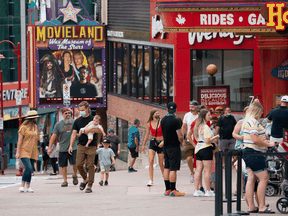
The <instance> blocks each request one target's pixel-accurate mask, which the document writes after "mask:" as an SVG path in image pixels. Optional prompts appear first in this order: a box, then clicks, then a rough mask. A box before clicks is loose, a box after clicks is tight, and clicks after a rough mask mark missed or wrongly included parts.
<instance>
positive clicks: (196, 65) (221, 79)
mask: <svg viewBox="0 0 288 216" xmlns="http://www.w3.org/2000/svg"><path fill="white" fill-rule="evenodd" d="M209 64H215V65H216V66H217V68H218V71H217V74H216V75H214V76H215V77H216V85H221V84H223V85H224V84H225V85H229V86H230V107H231V110H232V111H242V110H243V108H244V107H245V106H247V101H249V96H250V95H253V51H252V50H193V51H192V64H191V67H192V73H193V74H192V76H193V78H192V79H193V99H198V89H197V87H198V86H208V77H209V75H208V74H207V72H206V67H207V66H208V65H209Z"/></svg>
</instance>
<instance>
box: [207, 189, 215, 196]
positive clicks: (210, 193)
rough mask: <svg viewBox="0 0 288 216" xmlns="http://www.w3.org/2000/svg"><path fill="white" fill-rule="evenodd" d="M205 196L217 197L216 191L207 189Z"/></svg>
mask: <svg viewBox="0 0 288 216" xmlns="http://www.w3.org/2000/svg"><path fill="white" fill-rule="evenodd" d="M205 197H215V193H214V192H213V191H208V190H207V191H206V192H205Z"/></svg>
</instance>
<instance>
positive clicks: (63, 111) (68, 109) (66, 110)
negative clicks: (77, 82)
mask: <svg viewBox="0 0 288 216" xmlns="http://www.w3.org/2000/svg"><path fill="white" fill-rule="evenodd" d="M68 111H69V112H71V109H70V108H67V107H64V108H62V110H61V112H62V114H63V113H65V112H68Z"/></svg>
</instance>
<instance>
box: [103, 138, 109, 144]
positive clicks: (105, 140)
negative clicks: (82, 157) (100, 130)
mask: <svg viewBox="0 0 288 216" xmlns="http://www.w3.org/2000/svg"><path fill="white" fill-rule="evenodd" d="M102 143H110V141H109V140H108V139H103V141H102Z"/></svg>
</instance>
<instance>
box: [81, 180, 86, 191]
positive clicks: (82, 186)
mask: <svg viewBox="0 0 288 216" xmlns="http://www.w3.org/2000/svg"><path fill="white" fill-rule="evenodd" d="M87 184H88V181H87V182H86V183H83V182H81V183H80V186H79V189H80V190H81V191H82V190H84V189H85V187H86V185H87Z"/></svg>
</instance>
